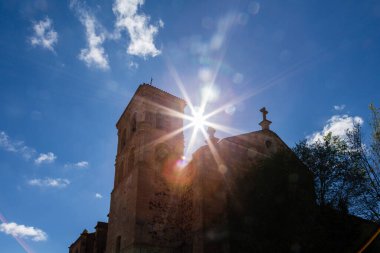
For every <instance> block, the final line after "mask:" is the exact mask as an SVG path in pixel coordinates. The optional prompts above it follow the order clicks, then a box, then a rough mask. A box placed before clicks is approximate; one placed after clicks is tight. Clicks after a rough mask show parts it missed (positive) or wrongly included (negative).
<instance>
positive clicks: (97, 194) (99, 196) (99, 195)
mask: <svg viewBox="0 0 380 253" xmlns="http://www.w3.org/2000/svg"><path fill="white" fill-rule="evenodd" d="M95 198H97V199H101V198H103V196H102V194H100V193H95Z"/></svg>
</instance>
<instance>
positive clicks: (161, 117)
mask: <svg viewBox="0 0 380 253" xmlns="http://www.w3.org/2000/svg"><path fill="white" fill-rule="evenodd" d="M156 127H157V128H158V129H164V115H162V113H160V112H158V113H157V114H156Z"/></svg>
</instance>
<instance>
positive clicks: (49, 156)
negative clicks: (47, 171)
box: [34, 152, 57, 164]
mask: <svg viewBox="0 0 380 253" xmlns="http://www.w3.org/2000/svg"><path fill="white" fill-rule="evenodd" d="M55 159H57V156H56V155H54V153H52V152H48V153H46V154H44V153H41V154H40V155H39V156H38V157H37V158H36V159H35V160H34V162H35V163H36V164H41V163H52V162H54V161H55Z"/></svg>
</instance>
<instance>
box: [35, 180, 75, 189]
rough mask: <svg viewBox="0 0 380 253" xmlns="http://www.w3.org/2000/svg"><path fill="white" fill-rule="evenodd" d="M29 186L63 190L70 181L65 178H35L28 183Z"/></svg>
mask: <svg viewBox="0 0 380 253" xmlns="http://www.w3.org/2000/svg"><path fill="white" fill-rule="evenodd" d="M28 184H29V185H32V186H40V187H56V188H63V187H66V186H68V185H69V184H70V181H69V180H68V179H65V178H45V179H40V178H35V179H31V180H29V181H28Z"/></svg>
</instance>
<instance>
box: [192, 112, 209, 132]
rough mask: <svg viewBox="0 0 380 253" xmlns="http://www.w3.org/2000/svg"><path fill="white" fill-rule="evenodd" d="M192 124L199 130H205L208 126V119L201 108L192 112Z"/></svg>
mask: <svg viewBox="0 0 380 253" xmlns="http://www.w3.org/2000/svg"><path fill="white" fill-rule="evenodd" d="M192 114H193V115H192V119H191V121H192V124H193V125H194V127H195V128H197V129H203V128H204V127H205V126H206V124H207V123H206V117H205V115H204V113H203V110H201V109H199V108H195V110H194V111H193V112H192Z"/></svg>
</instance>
